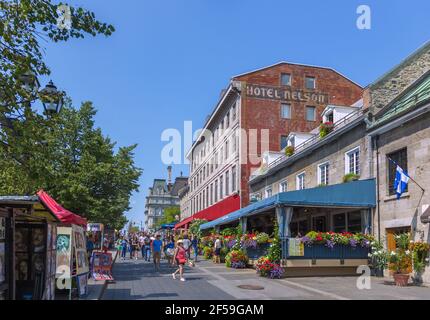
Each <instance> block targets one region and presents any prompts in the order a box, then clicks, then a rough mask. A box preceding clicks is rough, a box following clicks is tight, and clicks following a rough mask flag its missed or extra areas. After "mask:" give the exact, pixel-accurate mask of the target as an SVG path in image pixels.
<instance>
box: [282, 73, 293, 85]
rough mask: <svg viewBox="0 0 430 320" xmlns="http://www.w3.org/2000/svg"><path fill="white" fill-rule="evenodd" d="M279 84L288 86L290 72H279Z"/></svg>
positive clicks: (289, 83)
mask: <svg viewBox="0 0 430 320" xmlns="http://www.w3.org/2000/svg"><path fill="white" fill-rule="evenodd" d="M281 85H282V86H290V85H291V74H289V73H281Z"/></svg>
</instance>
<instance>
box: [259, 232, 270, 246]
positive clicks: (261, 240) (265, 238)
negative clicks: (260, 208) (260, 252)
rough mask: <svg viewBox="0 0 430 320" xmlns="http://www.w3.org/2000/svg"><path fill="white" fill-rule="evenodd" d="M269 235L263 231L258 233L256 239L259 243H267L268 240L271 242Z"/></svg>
mask: <svg viewBox="0 0 430 320" xmlns="http://www.w3.org/2000/svg"><path fill="white" fill-rule="evenodd" d="M269 239H270V237H269V235H268V234H267V233H264V232H261V233H259V234H257V237H256V240H257V243H258V244H265V243H267V242H269Z"/></svg>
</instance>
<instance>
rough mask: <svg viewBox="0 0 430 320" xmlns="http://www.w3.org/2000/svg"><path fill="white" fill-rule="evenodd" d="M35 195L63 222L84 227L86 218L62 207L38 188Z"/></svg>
mask: <svg viewBox="0 0 430 320" xmlns="http://www.w3.org/2000/svg"><path fill="white" fill-rule="evenodd" d="M37 195H38V196H39V199H40V201H41V202H42V203H43V204H44V205H45V206H46V207H47V208H48V209H49V210H50V211H51V212H52V213H53V214H54V215H55V216H56V217H57V218H58V219H59V220H60V221H61V222H62V223H65V224H76V225H78V226H83V227H86V225H87V219H85V218H82V217H81V216H78V215H77V214H74V213H73V212H71V211H69V210H67V209H64V208H63V207H62V206H61V205H60V204H59V203H58V202H57V201H55V200H54V199H53V198H52V197H51V196H50V195H49V194H47V193H46V192H45V191H43V190H40V191H39V192H38V193H37Z"/></svg>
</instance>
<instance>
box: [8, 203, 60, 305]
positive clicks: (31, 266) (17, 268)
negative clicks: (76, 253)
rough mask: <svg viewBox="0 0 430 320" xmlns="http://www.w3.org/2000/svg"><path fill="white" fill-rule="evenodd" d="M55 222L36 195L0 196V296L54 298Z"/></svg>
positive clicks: (55, 219) (32, 298)
mask: <svg viewBox="0 0 430 320" xmlns="http://www.w3.org/2000/svg"><path fill="white" fill-rule="evenodd" d="M58 223H60V221H59V219H58V218H57V217H56V216H55V215H54V214H53V213H52V212H51V211H50V210H49V209H48V208H46V207H45V206H44V205H43V204H42V203H41V202H40V199H39V197H38V196H0V264H1V267H0V268H1V270H0V296H1V299H10V300H15V299H16V300H53V299H54V297H55V290H54V289H55V264H56V251H55V244H56V227H57V224H58Z"/></svg>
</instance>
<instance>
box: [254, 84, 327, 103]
mask: <svg viewBox="0 0 430 320" xmlns="http://www.w3.org/2000/svg"><path fill="white" fill-rule="evenodd" d="M246 95H247V96H248V97H250V98H259V99H273V100H281V101H296V102H305V103H314V104H328V95H327V94H324V93H320V92H317V91H304V90H291V89H290V88H281V87H268V86H260V85H253V84H247V85H246Z"/></svg>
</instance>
